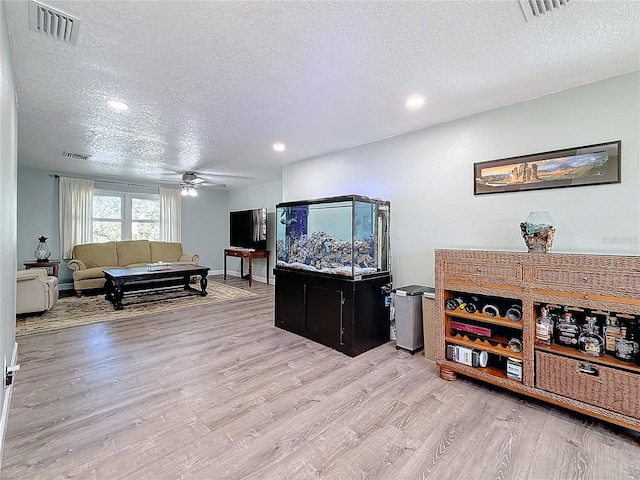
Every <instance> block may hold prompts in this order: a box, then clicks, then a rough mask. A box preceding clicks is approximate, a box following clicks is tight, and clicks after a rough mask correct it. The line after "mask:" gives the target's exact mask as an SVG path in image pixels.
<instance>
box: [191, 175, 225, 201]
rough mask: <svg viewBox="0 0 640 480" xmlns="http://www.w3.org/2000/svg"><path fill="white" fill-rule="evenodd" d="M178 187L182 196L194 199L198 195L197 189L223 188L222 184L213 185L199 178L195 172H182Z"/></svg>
mask: <svg viewBox="0 0 640 480" xmlns="http://www.w3.org/2000/svg"><path fill="white" fill-rule="evenodd" d="M180 185H181V186H182V189H181V193H182V195H185V196H186V195H189V196H191V197H195V196H197V195H198V190H197V187H207V186H212V187H225V186H226V185H225V184H224V183H213V182H208V181H207V180H205V179H204V178H202V177H199V176H198V174H196V172H184V173H183V174H182V179H181V181H180Z"/></svg>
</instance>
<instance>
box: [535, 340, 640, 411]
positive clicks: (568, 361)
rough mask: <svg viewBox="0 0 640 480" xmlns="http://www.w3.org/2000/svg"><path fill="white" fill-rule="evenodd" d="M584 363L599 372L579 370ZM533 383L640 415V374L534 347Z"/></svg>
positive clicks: (584, 400) (578, 398) (576, 397)
mask: <svg viewBox="0 0 640 480" xmlns="http://www.w3.org/2000/svg"><path fill="white" fill-rule="evenodd" d="M585 363H586V364H588V365H589V366H594V367H595V368H597V370H598V375H597V376H594V375H590V374H587V373H581V372H579V371H578V368H579V365H581V364H585ZM536 387H538V388H541V389H542V390H546V391H548V392H553V393H557V394H558V395H562V396H564V397H568V398H572V399H574V400H580V401H582V402H585V403H590V404H592V405H596V406H598V407H602V408H606V409H608V410H613V411H615V412H618V413H622V414H624V415H629V416H632V417H635V418H640V401H639V399H640V374H635V373H632V372H627V371H624V370H618V369H616V368H610V367H605V366H602V365H594V364H593V363H589V362H587V361H583V360H577V359H573V358H567V357H562V356H560V355H554V354H552V353H546V352H540V351H537V352H536Z"/></svg>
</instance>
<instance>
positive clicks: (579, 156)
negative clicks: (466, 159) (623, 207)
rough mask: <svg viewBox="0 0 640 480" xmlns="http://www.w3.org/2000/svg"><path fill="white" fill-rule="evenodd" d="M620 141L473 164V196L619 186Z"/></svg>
mask: <svg viewBox="0 0 640 480" xmlns="http://www.w3.org/2000/svg"><path fill="white" fill-rule="evenodd" d="M620 146H621V141H620V140H618V141H615V142H609V143H598V144H595V145H586V146H584V147H575V148H567V149H564V150H554V151H552V152H545V153H536V154H533V155H524V156H521V157H512V158H503V159H501V160H490V161H488V162H480V163H474V164H473V173H474V175H473V177H474V189H473V194H474V195H485V194H489V193H503V192H520V191H525V190H538V189H542V188H562V187H578V186H582V185H597V184H603V183H620Z"/></svg>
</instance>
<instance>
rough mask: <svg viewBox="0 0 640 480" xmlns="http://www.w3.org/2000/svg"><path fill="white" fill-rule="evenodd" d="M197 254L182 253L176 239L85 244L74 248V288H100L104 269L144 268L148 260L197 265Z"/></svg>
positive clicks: (78, 289)
mask: <svg viewBox="0 0 640 480" xmlns="http://www.w3.org/2000/svg"><path fill="white" fill-rule="evenodd" d="M198 260H200V256H199V255H196V254H193V253H182V244H181V243H178V242H150V241H148V240H123V241H120V242H105V243H86V244H83V245H76V246H75V247H73V259H71V260H69V264H68V265H69V268H70V269H71V270H73V287H74V288H75V290H76V295H77V296H81V295H82V291H83V290H86V289H91V288H103V287H104V283H105V279H104V273H103V270H105V269H108V268H118V267H120V268H122V267H143V266H146V265H148V264H149V263H156V262H159V261H162V262H171V263H174V264H179V263H192V264H195V265H197V264H198Z"/></svg>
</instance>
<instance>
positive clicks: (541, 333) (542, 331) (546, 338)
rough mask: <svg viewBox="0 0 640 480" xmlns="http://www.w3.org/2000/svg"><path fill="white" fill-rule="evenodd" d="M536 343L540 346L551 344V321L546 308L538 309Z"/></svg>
mask: <svg viewBox="0 0 640 480" xmlns="http://www.w3.org/2000/svg"><path fill="white" fill-rule="evenodd" d="M536 343H538V344H540V345H552V344H553V321H552V320H551V317H549V314H548V312H547V309H546V307H542V308H541V309H540V316H539V317H538V318H537V319H536Z"/></svg>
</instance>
